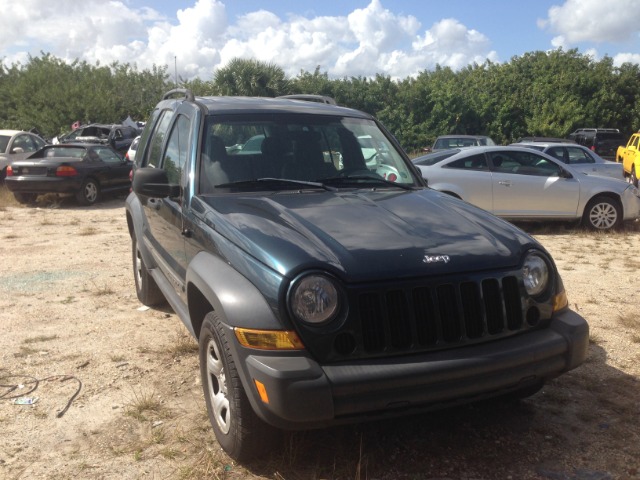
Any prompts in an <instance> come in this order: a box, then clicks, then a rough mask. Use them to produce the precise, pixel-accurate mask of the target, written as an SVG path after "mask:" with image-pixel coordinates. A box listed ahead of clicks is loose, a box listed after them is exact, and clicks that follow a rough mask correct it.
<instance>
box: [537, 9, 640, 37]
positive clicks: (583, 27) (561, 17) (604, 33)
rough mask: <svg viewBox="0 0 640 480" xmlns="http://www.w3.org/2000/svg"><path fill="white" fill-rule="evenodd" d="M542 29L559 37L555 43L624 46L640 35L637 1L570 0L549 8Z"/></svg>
mask: <svg viewBox="0 0 640 480" xmlns="http://www.w3.org/2000/svg"><path fill="white" fill-rule="evenodd" d="M548 15H549V16H548V18H547V19H544V20H539V21H538V26H539V27H540V28H543V29H545V30H548V31H550V32H551V33H554V34H557V36H556V37H555V38H554V39H553V41H552V44H553V45H554V46H556V47H564V48H566V47H571V46H573V45H576V44H578V43H581V42H595V43H601V42H611V43H623V42H628V41H631V40H633V39H636V38H637V37H638V34H639V33H640V22H638V19H640V2H638V1H637V0H607V1H603V0H566V1H565V3H563V4H562V5H559V6H558V5H554V6H553V7H551V8H550V9H549V12H548Z"/></svg>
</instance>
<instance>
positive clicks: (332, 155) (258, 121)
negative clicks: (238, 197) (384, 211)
mask: <svg viewBox="0 0 640 480" xmlns="http://www.w3.org/2000/svg"><path fill="white" fill-rule="evenodd" d="M205 132H206V134H205V135H204V138H203V141H202V147H201V148H202V152H201V168H200V170H199V172H200V174H199V175H200V191H201V192H204V193H206V192H210V191H212V190H213V189H215V188H235V189H241V188H247V189H251V188H269V187H270V188H290V187H291V186H292V185H295V182H298V185H308V186H313V185H314V184H318V183H320V184H322V183H323V182H325V181H326V182H327V183H331V185H332V186H334V187H340V188H342V187H345V188H346V187H347V186H349V187H353V188H358V187H360V186H362V185H364V184H371V185H374V186H375V187H376V188H377V187H380V188H387V187H392V186H393V185H394V184H395V185H396V186H398V185H399V186H410V187H411V186H414V185H416V184H417V182H416V179H415V178H414V176H413V173H412V170H411V168H410V166H409V165H407V163H406V161H405V159H404V158H403V155H402V153H401V152H399V151H398V150H397V148H396V147H395V146H394V144H393V142H392V141H391V139H390V138H389V137H387V136H386V135H385V134H384V133H383V132H382V130H380V128H379V127H378V125H377V124H376V123H375V122H374V121H373V120H369V119H362V118H350V117H337V116H320V115H305V114H288V115H263V114H252V115H229V116H210V117H209V118H208V120H207V126H206V130H205ZM336 178H351V179H352V181H348V182H347V181H344V182H343V181H336V180H335V179H336ZM261 179H264V180H269V181H260V180H261ZM256 180H257V181H258V182H256ZM275 180H284V181H282V182H277V181H275ZM304 182H307V183H306V184H305V183H304Z"/></svg>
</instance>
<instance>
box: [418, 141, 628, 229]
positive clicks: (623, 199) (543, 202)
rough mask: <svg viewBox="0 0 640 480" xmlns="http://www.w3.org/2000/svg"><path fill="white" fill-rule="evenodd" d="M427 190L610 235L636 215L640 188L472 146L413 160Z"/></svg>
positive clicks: (523, 153)
mask: <svg viewBox="0 0 640 480" xmlns="http://www.w3.org/2000/svg"><path fill="white" fill-rule="evenodd" d="M413 162H414V164H415V165H416V166H417V167H418V168H419V169H420V171H421V172H422V176H423V177H424V178H425V179H426V180H427V182H428V184H429V186H430V187H431V188H433V189H435V190H439V191H442V192H445V193H448V194H450V195H453V196H456V197H458V198H461V199H463V200H465V201H467V202H469V203H471V204H473V205H476V206H478V207H481V208H483V209H485V210H487V211H489V212H491V213H493V214H494V215H497V216H499V217H503V218H506V219H509V220H519V221H522V220H567V221H568V220H578V221H581V222H582V223H583V225H585V226H586V227H589V228H592V229H596V230H609V229H613V228H616V227H618V226H620V225H621V223H622V221H623V220H633V219H636V218H637V217H638V215H639V214H640V198H638V196H639V193H638V189H637V188H635V187H633V186H632V185H629V184H627V183H626V182H624V181H623V180H616V179H613V178H607V177H602V176H598V175H586V174H584V173H581V172H580V171H578V170H576V169H574V168H573V166H572V165H567V164H564V163H562V162H560V161H559V160H558V159H556V158H554V157H551V156H549V155H547V154H544V153H541V152H537V151H535V150H532V149H530V148H524V147H513V146H509V147H476V148H472V149H454V150H449V151H447V152H437V153H434V154H430V155H425V156H423V157H418V158H416V159H414V160H413Z"/></svg>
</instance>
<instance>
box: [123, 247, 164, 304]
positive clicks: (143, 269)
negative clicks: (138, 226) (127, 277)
mask: <svg viewBox="0 0 640 480" xmlns="http://www.w3.org/2000/svg"><path fill="white" fill-rule="evenodd" d="M131 251H132V254H133V278H134V280H135V284H136V294H137V295H138V300H140V302H141V303H142V304H143V305H147V306H149V307H152V306H154V305H159V304H161V303H164V302H165V301H166V300H165V298H164V295H163V294H162V291H161V290H160V288H159V287H158V284H157V283H156V281H155V280H154V279H153V277H152V276H151V274H150V273H149V270H147V266H146V265H145V263H144V260H143V259H142V253H141V252H140V247H139V246H138V241H137V240H136V236H135V235H133V237H132V239H131Z"/></svg>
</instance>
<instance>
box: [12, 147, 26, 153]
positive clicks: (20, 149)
mask: <svg viewBox="0 0 640 480" xmlns="http://www.w3.org/2000/svg"><path fill="white" fill-rule="evenodd" d="M11 153H24V148H22V147H16V148H14V149H13V150H11Z"/></svg>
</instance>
